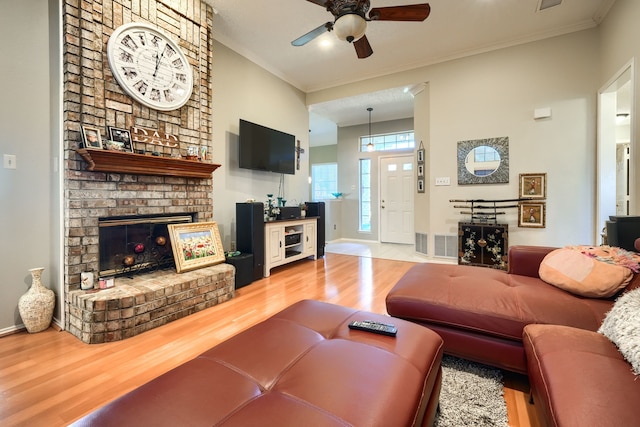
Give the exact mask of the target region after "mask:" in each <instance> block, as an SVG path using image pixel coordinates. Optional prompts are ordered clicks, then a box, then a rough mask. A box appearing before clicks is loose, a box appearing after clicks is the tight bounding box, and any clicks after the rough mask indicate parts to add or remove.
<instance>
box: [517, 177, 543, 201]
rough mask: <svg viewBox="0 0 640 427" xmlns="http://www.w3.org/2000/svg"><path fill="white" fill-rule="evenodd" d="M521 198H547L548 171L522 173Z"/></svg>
mask: <svg viewBox="0 0 640 427" xmlns="http://www.w3.org/2000/svg"><path fill="white" fill-rule="evenodd" d="M519 188H520V193H519V197H520V198H530V199H546V198H547V174H546V173H521V174H520V184H519Z"/></svg>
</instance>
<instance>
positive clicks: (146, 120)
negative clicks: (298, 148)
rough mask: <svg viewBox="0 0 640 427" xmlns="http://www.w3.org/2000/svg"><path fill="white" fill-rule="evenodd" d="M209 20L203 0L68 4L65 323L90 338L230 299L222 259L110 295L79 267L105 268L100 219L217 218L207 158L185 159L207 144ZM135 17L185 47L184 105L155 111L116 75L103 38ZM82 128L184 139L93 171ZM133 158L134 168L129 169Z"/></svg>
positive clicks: (127, 331)
mask: <svg viewBox="0 0 640 427" xmlns="http://www.w3.org/2000/svg"><path fill="white" fill-rule="evenodd" d="M187 3H188V5H187ZM185 5H187V6H185ZM212 17H213V10H212V8H211V6H209V5H207V4H206V3H205V2H204V1H201V0H189V1H188V2H176V1H174V0H64V2H63V36H64V52H63V67H64V70H63V72H64V77H63V78H64V95H63V100H64V112H63V114H64V144H65V146H64V153H65V159H64V160H65V177H64V233H65V235H64V241H65V248H64V281H65V282H64V283H65V286H64V288H65V295H64V304H65V319H66V320H65V327H66V329H67V330H69V331H70V332H71V333H72V334H74V335H75V336H77V337H78V338H80V339H81V340H83V341H85V342H91V343H93V342H105V341H113V340H117V339H123V338H126V337H128V336H132V335H134V334H136V333H139V332H142V331H144V330H147V329H149V328H151V327H155V326H159V325H160V324H164V323H166V322H168V321H171V320H174V319H176V318H179V317H182V316H184V315H187V314H190V313H192V312H195V311H197V310H199V309H203V308H206V307H209V306H211V305H213V304H216V303H219V302H222V301H225V300H226V299H228V298H231V297H232V296H233V271H232V269H231V270H229V268H230V267H229V266H228V265H226V264H221V265H218V266H214V267H208V268H205V269H200V270H196V271H192V272H189V273H184V274H176V273H175V270H166V269H165V270H158V271H156V272H152V273H148V274H147V275H143V276H137V278H136V279H135V280H134V279H116V287H115V288H113V289H109V290H108V291H100V292H96V293H87V292H86V291H82V290H81V289H80V273H81V272H93V273H94V274H95V275H96V277H97V276H98V274H99V272H100V265H99V262H100V246H99V230H100V219H101V218H107V217H130V216H154V215H173V214H181V215H189V216H191V217H192V218H193V220H194V221H198V222H205V221H211V220H212V219H213V200H212V191H213V176H214V174H211V173H210V171H209V173H207V171H204V172H203V171H202V170H201V169H202V168H201V166H202V163H203V162H198V161H191V160H183V159H182V158H183V155H184V154H186V152H187V147H189V146H195V147H197V149H198V152H200V148H201V147H206V148H208V147H209V145H210V144H211V134H212V132H211V113H212V111H211V102H212V100H211V96H212V95H211V84H210V81H211V78H212V75H211V66H212V44H213V41H212V39H211V32H212ZM132 21H136V22H147V23H150V24H152V25H154V26H156V27H158V28H159V29H161V30H162V31H163V32H165V33H166V34H169V35H171V36H172V37H173V38H174V40H178V41H179V43H180V47H181V49H183V50H184V51H185V52H186V53H187V57H188V59H189V62H190V65H191V67H192V69H193V72H194V88H193V94H192V96H191V98H190V100H189V102H188V103H187V104H186V105H185V106H183V107H181V108H180V109H177V110H174V111H157V110H153V109H150V108H148V107H145V106H143V105H141V104H139V103H136V102H134V101H133V100H132V99H131V98H130V97H128V96H127V95H126V94H125V93H124V92H123V91H122V89H121V88H120V87H119V86H118V84H117V82H116V80H115V79H114V77H113V75H112V74H111V71H110V69H109V65H108V61H107V59H106V55H105V49H106V44H107V41H108V39H109V36H110V35H111V34H112V33H113V31H114V30H115V29H116V28H118V27H119V26H120V25H122V24H125V23H128V22H132ZM86 125H88V126H92V127H95V128H97V129H99V130H100V132H101V134H102V138H103V139H105V140H106V139H108V137H107V135H108V132H107V129H108V127H109V126H112V127H117V128H124V129H131V128H132V127H141V128H146V129H153V130H157V131H158V132H160V133H162V134H170V135H174V136H176V138H177V139H178V141H179V144H178V146H176V147H167V146H162V145H153V142H151V144H138V146H135V147H134V148H136V149H137V150H140V151H141V152H149V153H151V152H153V154H154V155H155V156H145V155H143V154H133V153H131V154H126V156H127V157H126V158H125V157H122V158H121V159H118V158H116V159H113V158H111V157H113V156H111V155H110V157H109V159H107V160H106V163H105V162H103V163H102V165H101V166H100V167H98V168H95V167H94V166H95V165H92V163H93V162H92V161H90V159H88V158H87V157H86V156H85V157H83V156H82V155H80V153H79V151H78V149H79V148H80V141H81V127H82V126H86ZM209 152H210V150H209ZM110 153H112V152H110ZM123 155H124V154H123ZM205 160H208V161H209V162H211V161H212V159H205ZM130 163H133V164H134V165H135V167H134V168H133V169H128V168H124V167H123V165H127V167H128V165H129V164H130ZM132 170H133V172H132ZM194 171H196V172H194ZM230 283H231V284H230Z"/></svg>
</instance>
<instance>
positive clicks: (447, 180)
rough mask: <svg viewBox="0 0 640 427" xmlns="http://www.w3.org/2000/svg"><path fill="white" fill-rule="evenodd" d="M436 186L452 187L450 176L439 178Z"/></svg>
mask: <svg viewBox="0 0 640 427" xmlns="http://www.w3.org/2000/svg"><path fill="white" fill-rule="evenodd" d="M436 185H451V178H450V177H448V176H440V177H437V178H436Z"/></svg>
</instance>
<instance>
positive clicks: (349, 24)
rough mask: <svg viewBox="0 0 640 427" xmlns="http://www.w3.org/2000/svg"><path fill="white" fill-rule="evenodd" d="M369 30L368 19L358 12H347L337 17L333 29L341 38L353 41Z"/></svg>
mask: <svg viewBox="0 0 640 427" xmlns="http://www.w3.org/2000/svg"><path fill="white" fill-rule="evenodd" d="M366 30H367V21H366V20H365V19H364V18H363V17H362V16H360V15H358V14H357V13H347V14H345V15H342V16H340V17H339V18H338V19H336V22H334V23H333V31H335V33H336V36H337V37H338V38H339V39H340V40H345V41H348V42H349V43H352V42H354V41H356V40H358V39H360V38H361V37H362V36H364V33H365V31H366Z"/></svg>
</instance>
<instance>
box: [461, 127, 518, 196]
mask: <svg viewBox="0 0 640 427" xmlns="http://www.w3.org/2000/svg"><path fill="white" fill-rule="evenodd" d="M508 182H509V137H508V136H502V137H498V138H485V139H474V140H470V141H458V184H459V185H466V184H503V183H508Z"/></svg>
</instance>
